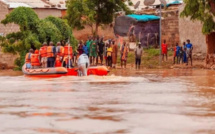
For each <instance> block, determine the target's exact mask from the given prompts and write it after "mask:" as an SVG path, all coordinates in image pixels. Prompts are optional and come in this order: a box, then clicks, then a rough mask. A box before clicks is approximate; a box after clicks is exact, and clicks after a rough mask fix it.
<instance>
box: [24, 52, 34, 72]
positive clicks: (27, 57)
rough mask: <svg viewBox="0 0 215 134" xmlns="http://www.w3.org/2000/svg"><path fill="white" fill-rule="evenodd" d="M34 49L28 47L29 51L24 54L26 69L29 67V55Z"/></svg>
mask: <svg viewBox="0 0 215 134" xmlns="http://www.w3.org/2000/svg"><path fill="white" fill-rule="evenodd" d="M33 52H34V50H33V49H30V50H29V53H27V54H26V55H25V64H26V68H27V69H31V55H32V54H33Z"/></svg>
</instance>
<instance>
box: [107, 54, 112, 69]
mask: <svg viewBox="0 0 215 134" xmlns="http://www.w3.org/2000/svg"><path fill="white" fill-rule="evenodd" d="M107 65H108V66H110V67H112V57H111V56H108V57H107Z"/></svg>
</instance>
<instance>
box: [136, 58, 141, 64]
mask: <svg viewBox="0 0 215 134" xmlns="http://www.w3.org/2000/svg"><path fill="white" fill-rule="evenodd" d="M140 64H141V58H136V66H140Z"/></svg>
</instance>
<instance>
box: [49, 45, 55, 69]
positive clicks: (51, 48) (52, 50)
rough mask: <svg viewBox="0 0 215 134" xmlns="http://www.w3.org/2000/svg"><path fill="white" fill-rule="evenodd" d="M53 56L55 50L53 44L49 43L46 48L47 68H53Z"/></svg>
mask: <svg viewBox="0 0 215 134" xmlns="http://www.w3.org/2000/svg"><path fill="white" fill-rule="evenodd" d="M55 54H56V49H55V46H54V43H53V42H50V43H49V46H48V47H47V58H48V59H47V67H48V68H50V67H54V66H55Z"/></svg>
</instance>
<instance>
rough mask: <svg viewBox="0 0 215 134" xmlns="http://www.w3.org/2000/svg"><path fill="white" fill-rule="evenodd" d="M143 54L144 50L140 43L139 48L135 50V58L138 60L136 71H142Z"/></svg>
mask: <svg viewBox="0 0 215 134" xmlns="http://www.w3.org/2000/svg"><path fill="white" fill-rule="evenodd" d="M142 54H143V48H142V47H141V42H139V43H138V46H137V47H136V49H135V58H136V60H135V61H136V62H135V64H136V69H140V64H141V57H142Z"/></svg>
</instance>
